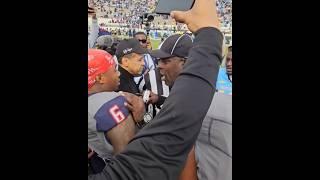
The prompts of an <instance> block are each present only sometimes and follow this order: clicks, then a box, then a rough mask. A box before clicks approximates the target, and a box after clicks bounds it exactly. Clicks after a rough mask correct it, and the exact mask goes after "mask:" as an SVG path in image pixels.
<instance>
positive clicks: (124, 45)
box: [116, 38, 149, 59]
mask: <svg viewBox="0 0 320 180" xmlns="http://www.w3.org/2000/svg"><path fill="white" fill-rule="evenodd" d="M131 53H137V54H147V53H149V51H148V50H147V49H145V48H143V47H142V46H141V44H140V42H139V41H138V40H137V39H134V38H131V39H125V40H122V41H120V42H119V44H118V47H117V50H116V56H117V58H118V59H119V58H121V57H122V56H124V55H127V54H131Z"/></svg>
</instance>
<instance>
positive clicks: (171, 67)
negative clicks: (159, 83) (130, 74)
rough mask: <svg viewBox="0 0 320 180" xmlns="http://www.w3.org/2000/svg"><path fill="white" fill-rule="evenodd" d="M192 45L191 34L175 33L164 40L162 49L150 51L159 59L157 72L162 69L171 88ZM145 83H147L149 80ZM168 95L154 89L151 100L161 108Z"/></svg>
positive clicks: (166, 82) (164, 77)
mask: <svg viewBox="0 0 320 180" xmlns="http://www.w3.org/2000/svg"><path fill="white" fill-rule="evenodd" d="M191 46H192V38H191V36H189V35H187V34H183V35H179V34H175V35H172V36H170V37H168V38H167V39H166V40H165V41H164V42H163V44H162V45H161V48H160V49H157V50H154V51H151V52H150V54H151V56H153V57H155V58H157V59H158V68H157V70H156V72H159V71H160V74H161V75H162V80H164V81H165V84H166V85H167V86H169V88H170V89H171V87H172V85H173V82H174V81H175V79H176V78H177V77H178V75H179V74H180V72H181V71H182V67H183V65H184V63H185V61H186V58H187V57H188V53H189V50H190V48H191ZM156 75H157V74H156ZM145 83H146V84H147V82H145ZM149 84H150V83H149ZM162 92H163V91H162ZM167 96H168V95H165V94H157V93H154V92H153V91H152V92H151V95H150V102H151V103H152V104H155V105H156V106H157V107H158V108H159V107H160V106H161V105H162V104H163V103H164V101H165V99H166V97H167Z"/></svg>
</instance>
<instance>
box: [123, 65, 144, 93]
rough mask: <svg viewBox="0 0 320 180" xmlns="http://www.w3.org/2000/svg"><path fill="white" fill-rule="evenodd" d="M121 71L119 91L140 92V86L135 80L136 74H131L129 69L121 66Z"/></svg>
mask: <svg viewBox="0 0 320 180" xmlns="http://www.w3.org/2000/svg"><path fill="white" fill-rule="evenodd" d="M118 70H119V71H120V73H121V75H120V86H119V90H118V91H123V92H129V93H133V94H136V93H139V88H138V85H137V84H136V82H135V81H134V76H133V75H132V74H130V73H129V72H128V71H127V70H125V69H124V68H122V67H121V66H119V68H118Z"/></svg>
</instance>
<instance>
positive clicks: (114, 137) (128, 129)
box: [106, 114, 136, 154]
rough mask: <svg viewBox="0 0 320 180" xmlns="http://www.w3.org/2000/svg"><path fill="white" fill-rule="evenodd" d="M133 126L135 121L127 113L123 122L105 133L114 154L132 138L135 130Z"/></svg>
mask: <svg viewBox="0 0 320 180" xmlns="http://www.w3.org/2000/svg"><path fill="white" fill-rule="evenodd" d="M135 126H136V125H135V122H134V120H133V118H132V116H131V115H130V114H129V115H128V117H127V118H126V119H125V120H124V121H123V122H121V123H120V124H118V125H117V126H115V127H113V128H112V129H111V130H109V131H108V132H107V133H106V135H107V138H108V139H109V141H110V143H111V144H112V147H113V153H114V154H118V153H119V152H121V151H122V150H123V149H124V148H125V147H126V145H127V144H128V143H129V141H130V140H131V139H132V138H133V136H134V135H135V132H136V127H135Z"/></svg>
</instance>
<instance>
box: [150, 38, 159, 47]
mask: <svg viewBox="0 0 320 180" xmlns="http://www.w3.org/2000/svg"><path fill="white" fill-rule="evenodd" d="M160 42H161V40H160V39H159V40H158V39H151V46H152V49H158V46H159V44H160Z"/></svg>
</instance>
